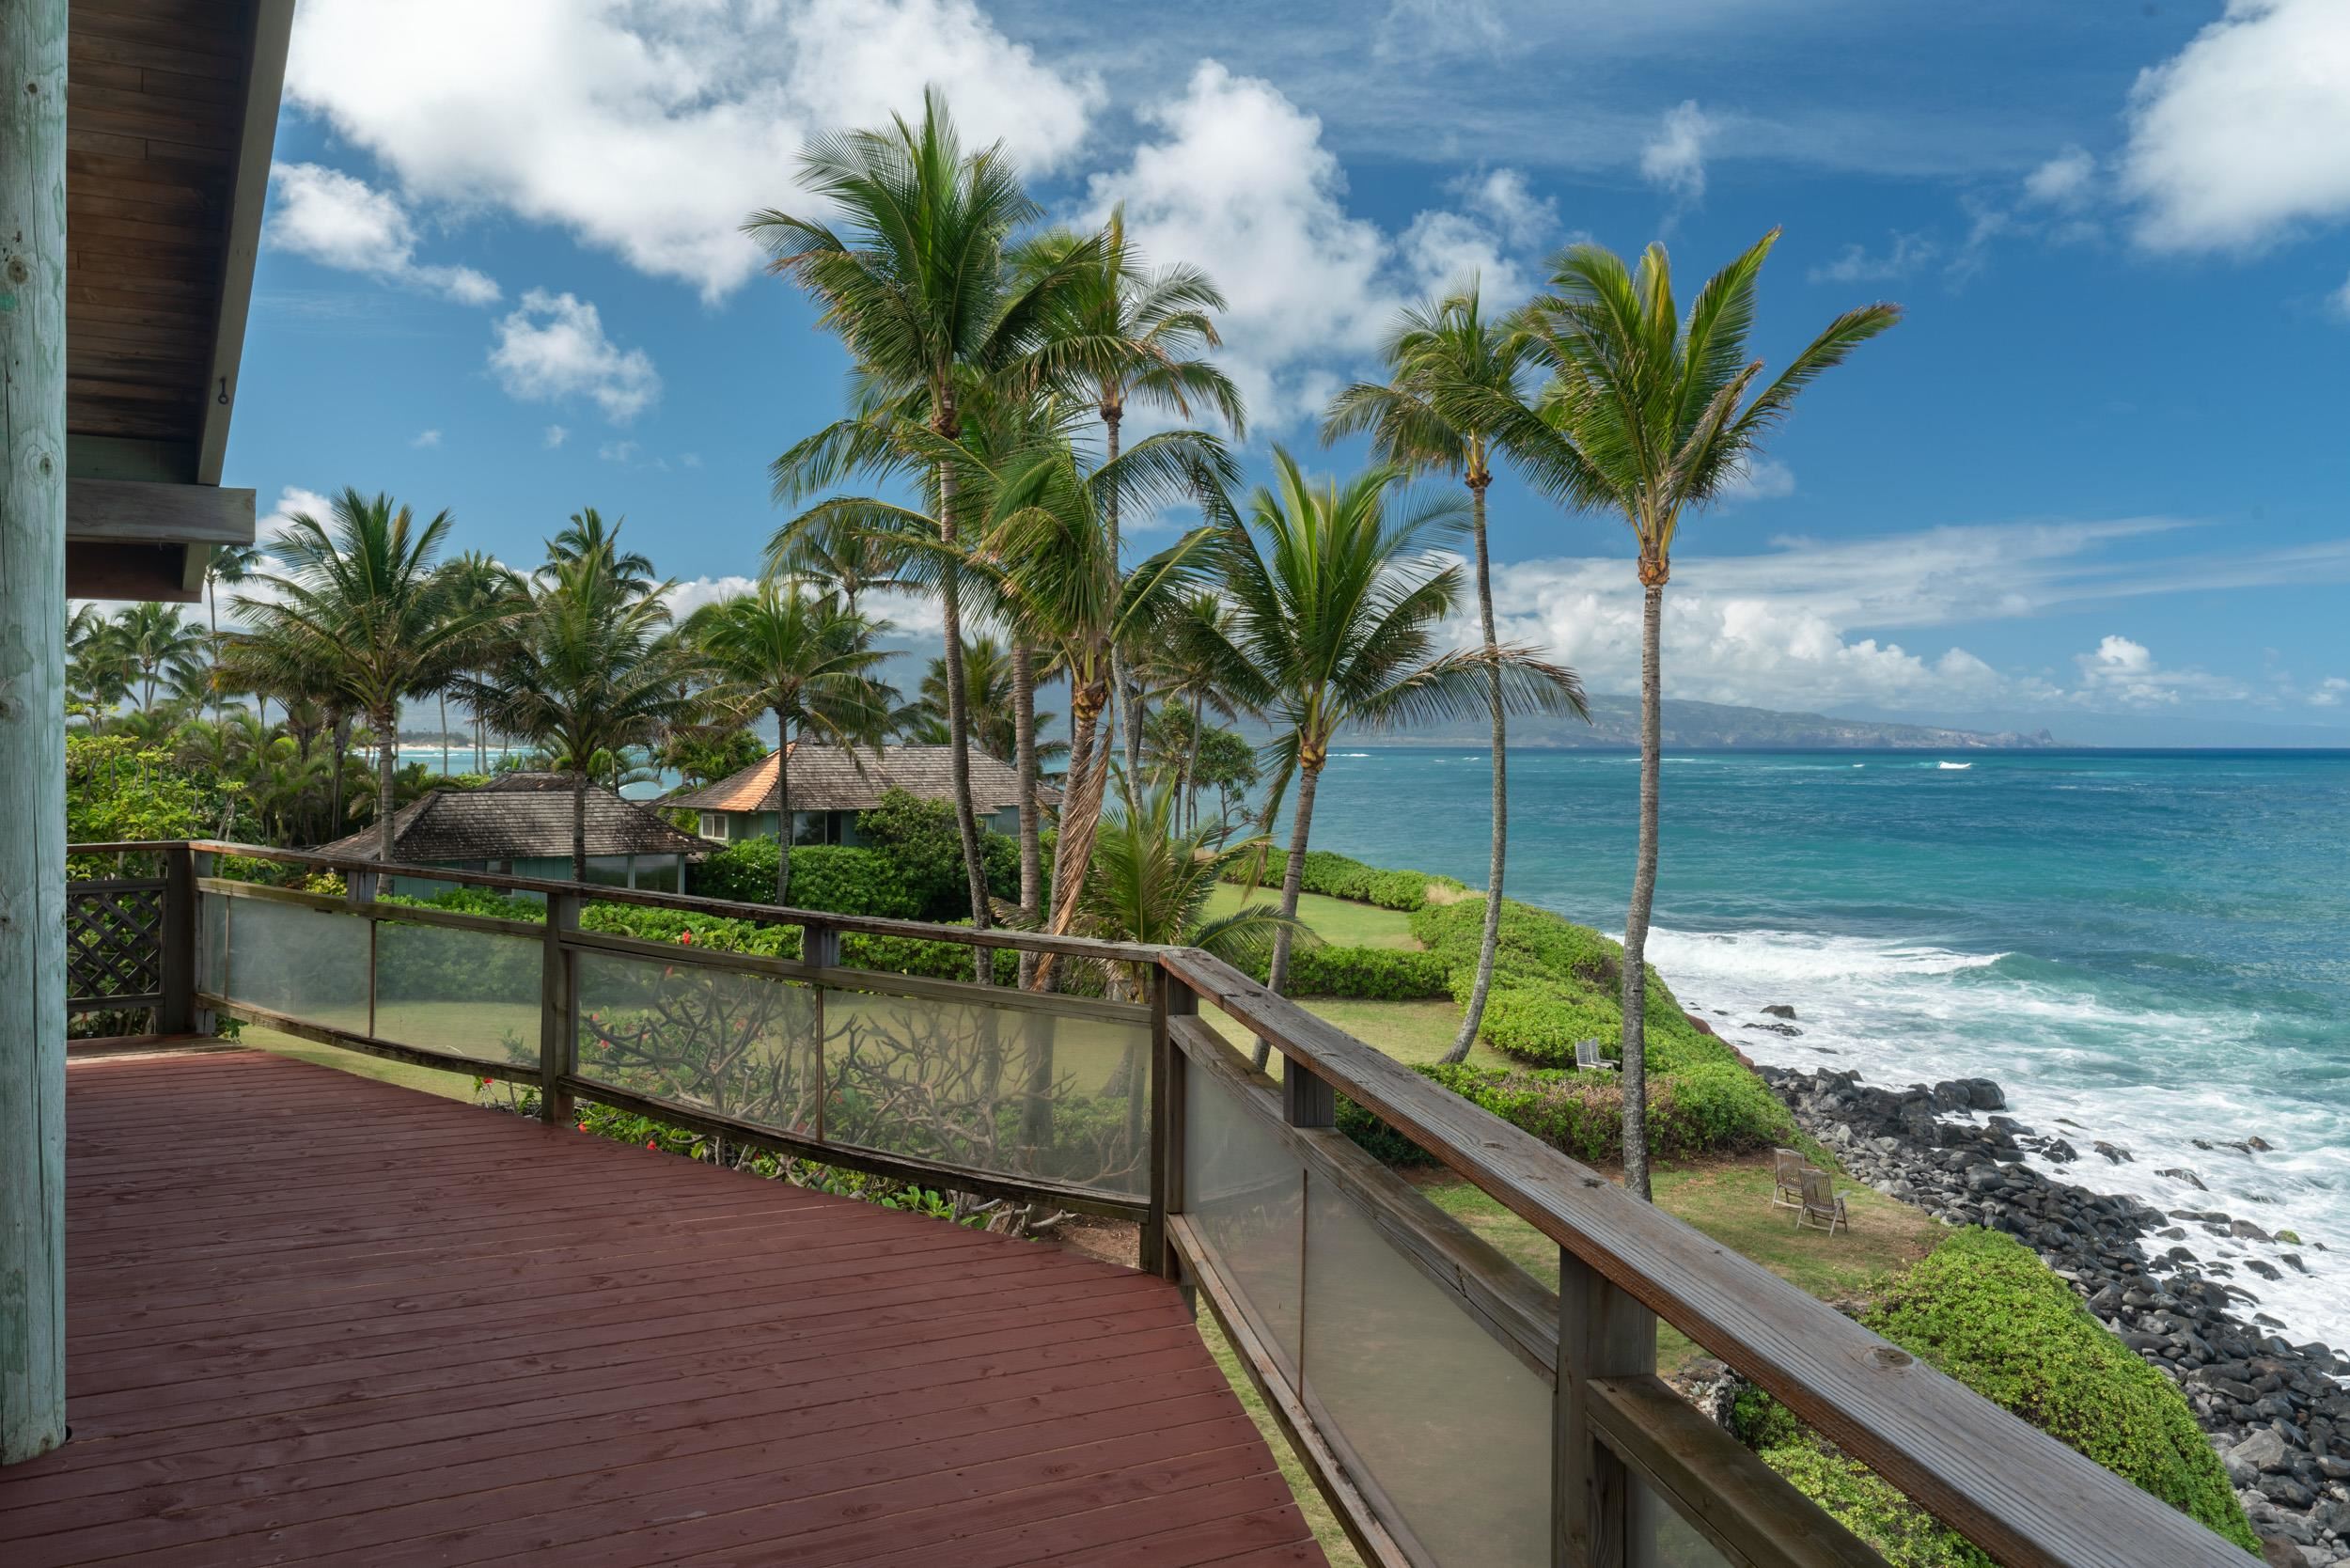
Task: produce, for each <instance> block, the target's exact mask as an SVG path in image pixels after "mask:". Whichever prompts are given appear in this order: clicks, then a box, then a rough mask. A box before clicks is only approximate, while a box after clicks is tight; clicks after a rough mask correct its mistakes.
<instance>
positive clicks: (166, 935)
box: [155, 844, 196, 1035]
mask: <svg viewBox="0 0 2350 1568" xmlns="http://www.w3.org/2000/svg"><path fill="white" fill-rule="evenodd" d="M156 940H157V941H159V942H161V943H162V944H163V950H162V952H161V954H160V955H159V956H160V962H159V963H158V964H156V971H157V973H158V975H159V976H160V977H161V979H162V982H163V983H162V985H161V986H160V987H159V989H160V990H161V991H162V992H163V994H164V999H163V1001H162V1002H161V1003H159V1004H158V1005H157V1007H156V1009H155V1032H156V1033H157V1034H161V1035H182V1034H190V1033H193V1032H194V1031H195V1029H196V855H195V854H194V852H192V851H191V850H190V849H189V848H188V846H187V845H185V844H179V845H175V846H174V847H172V848H170V849H167V850H165V851H164V918H163V925H162V927H161V929H160V930H159V931H158V932H157V933H156Z"/></svg>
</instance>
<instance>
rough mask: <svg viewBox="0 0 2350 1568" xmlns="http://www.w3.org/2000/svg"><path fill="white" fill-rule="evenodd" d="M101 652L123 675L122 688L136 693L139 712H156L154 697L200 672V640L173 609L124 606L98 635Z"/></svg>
mask: <svg viewBox="0 0 2350 1568" xmlns="http://www.w3.org/2000/svg"><path fill="white" fill-rule="evenodd" d="M99 637H100V646H101V647H102V649H104V650H105V651H107V653H108V654H109V655H110V656H111V657H113V658H114V659H115V660H116V661H118V664H119V665H120V666H123V667H124V668H126V669H127V671H128V672H129V679H128V681H127V682H125V683H126V685H129V686H132V687H134V688H136V690H137V693H138V699H139V712H141V713H146V712H148V711H149V709H151V708H153V707H154V706H155V693H156V691H157V689H158V688H159V687H163V686H165V685H167V684H181V685H184V684H185V683H187V682H188V681H189V680H190V679H192V678H193V677H194V675H195V674H196V672H197V671H200V670H201V669H202V668H203V667H204V657H205V635H204V629H203V628H202V627H201V626H192V625H190V624H189V623H188V620H187V618H186V616H185V615H184V614H182V613H181V611H180V606H179V605H177V604H128V605H125V606H124V607H123V608H122V609H120V610H119V611H118V612H116V615H115V618H114V619H112V620H110V621H108V622H107V623H106V626H105V630H104V631H103V632H102V633H100V634H99Z"/></svg>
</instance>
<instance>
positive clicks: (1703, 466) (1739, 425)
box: [1462, 228, 1901, 1198]
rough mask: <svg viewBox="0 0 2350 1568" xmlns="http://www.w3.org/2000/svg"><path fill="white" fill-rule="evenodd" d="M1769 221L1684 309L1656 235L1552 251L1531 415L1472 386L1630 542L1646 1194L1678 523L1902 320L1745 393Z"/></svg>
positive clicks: (1636, 1004) (1537, 458)
mask: <svg viewBox="0 0 2350 1568" xmlns="http://www.w3.org/2000/svg"><path fill="white" fill-rule="evenodd" d="M1775 243H1778V229H1776V228H1774V229H1773V230H1771V231H1770V232H1769V233H1768V234H1765V235H1763V238H1762V239H1761V240H1760V241H1758V242H1757V243H1755V244H1754V245H1753V246H1752V247H1751V248H1750V249H1748V250H1747V252H1746V254H1745V255H1743V256H1741V257H1739V258H1738V259H1736V260H1734V261H1732V262H1731V263H1730V265H1729V266H1727V267H1724V268H1723V269H1722V270H1721V271H1720V272H1718V273H1716V274H1714V276H1713V277H1712V278H1711V279H1709V280H1708V281H1707V282H1706V285H1705V287H1704V288H1703V289H1701V290H1699V292H1698V296H1697V299H1696V301H1695V302H1694V303H1693V304H1691V306H1689V309H1688V313H1687V314H1686V315H1685V316H1684V315H1683V314H1681V313H1680V311H1679V310H1678V308H1677V307H1676V306H1675V305H1674V302H1673V290H1672V263H1671V261H1670V260H1669V259H1668V258H1667V256H1666V254H1665V247H1664V246H1663V245H1661V244H1653V245H1651V246H1649V248H1648V249H1647V251H1646V252H1644V253H1643V254H1642V255H1641V257H1640V261H1639V265H1638V267H1637V270H1634V269H1628V268H1626V267H1625V265H1624V264H1623V261H1622V259H1621V258H1619V257H1617V256H1616V255H1615V254H1614V253H1613V252H1611V251H1608V250H1606V249H1603V248H1602V247H1600V246H1598V245H1576V246H1574V247H1573V248H1571V249H1569V250H1567V251H1565V252H1564V253H1562V254H1561V255H1560V256H1559V259H1558V260H1557V261H1556V262H1555V263H1554V268H1555V270H1554V274H1553V276H1552V278H1551V286H1552V290H1553V292H1551V293H1550V294H1549V295H1547V296H1545V297H1543V298H1541V299H1537V300H1536V301H1534V302H1533V304H1531V305H1530V306H1528V307H1527V309H1526V311H1525V312H1524V318H1523V322H1524V328H1525V333H1526V344H1527V348H1528V353H1530V354H1531V355H1532V356H1533V357H1534V358H1535V359H1536V360H1537V361H1538V362H1540V363H1541V364H1543V365H1544V366H1546V367H1547V368H1548V369H1549V370H1550V372H1551V380H1550V382H1549V384H1547V385H1546V386H1545V387H1544V388H1543V392H1542V397H1541V401H1540V404H1539V408H1538V413H1539V415H1540V419H1539V422H1537V421H1535V420H1532V419H1528V418H1525V417H1522V416H1519V415H1518V414H1517V413H1515V412H1513V411H1512V409H1510V408H1508V407H1506V406H1503V405H1501V404H1500V403H1499V401H1498V400H1495V399H1492V398H1483V399H1477V398H1465V399H1463V400H1462V401H1463V402H1464V403H1466V404H1471V405H1474V406H1478V407H1481V408H1483V409H1485V410H1486V411H1487V412H1488V413H1490V414H1491V415H1492V416H1493V423H1492V424H1491V425H1490V426H1489V428H1492V429H1495V430H1498V431H1503V432H1504V441H1505V445H1506V446H1507V447H1508V448H1509V450H1510V452H1511V454H1512V456H1513V457H1514V458H1516V459H1517V461H1518V462H1519V463H1520V464H1521V465H1522V466H1523V467H1524V468H1525V470H1526V472H1527V473H1528V476H1529V477H1530V478H1533V480H1534V481H1535V483H1537V484H1538V485H1540V486H1541V487H1543V489H1545V490H1547V491H1548V492H1549V493H1550V494H1553V495H1554V496H1556V497H1557V498H1558V499H1559V500H1561V501H1562V502H1565V503H1567V504H1569V505H1572V506H1575V507H1578V508H1586V509H1590V510H1608V511H1614V512H1617V513H1620V514H1621V515H1622V517H1623V519H1624V521H1625V523H1627V524H1628V525H1630V526H1631V529H1632V534H1633V538H1634V541H1635V542H1636V543H1637V545H1638V547H1639V574H1640V587H1641V589H1642V604H1641V614H1640V838H1639V848H1638V852H1637V856H1636V858H1635V861H1634V867H1633V873H1632V902H1631V907H1630V908H1629V910H1628V911H1627V912H1626V913H1625V916H1624V928H1623V1097H1624V1107H1623V1145H1624V1147H1623V1173H1624V1185H1625V1186H1627V1187H1628V1188H1630V1189H1631V1190H1632V1191H1634V1192H1636V1193H1637V1194H1638V1195H1639V1196H1640V1197H1642V1198H1646V1197H1648V1196H1649V1169H1648V1131H1647V1121H1646V1115H1647V1105H1648V1099H1647V1095H1648V1068H1647V1057H1646V1053H1645V1032H1644V1030H1643V1028H1642V1019H1643V1016H1644V1013H1645V1010H1646V1008H1647V1005H1648V980H1647V974H1648V971H1647V964H1646V962H1645V957H1644V955H1645V953H1646V951H1647V948H1648V931H1649V915H1650V911H1651V909H1652V907H1653V904H1654V902H1655V899H1656V834H1657V786H1658V782H1659V779H1658V776H1659V775H1660V774H1661V773H1662V771H1663V769H1662V767H1661V765H1660V764H1661V761H1662V756H1661V747H1660V743H1659V739H1658V728H1659V721H1658V703H1659V700H1660V693H1661V692H1662V689H1663V680H1662V677H1661V674H1660V672H1659V668H1658V659H1659V652H1658V644H1659V641H1660V638H1661V629H1662V626H1663V623H1664V606H1665V584H1666V582H1667V580H1668V579H1669V578H1670V577H1671V575H1672V545H1673V536H1674V534H1675V532H1676V531H1677V530H1678V529H1679V527H1680V525H1681V518H1682V514H1683V513H1684V511H1688V510H1698V509H1702V508H1703V507H1704V506H1705V505H1706V504H1707V503H1709V502H1711V501H1713V500H1715V499H1716V497H1718V496H1719V495H1720V494H1722V492H1723V490H1724V489H1725V488H1726V487H1727V486H1729V485H1730V484H1731V483H1733V482H1734V481H1735V480H1736V479H1737V478H1739V477H1740V476H1741V475H1743V474H1744V473H1745V472H1746V471H1747V464H1748V463H1751V462H1752V461H1753V459H1754V457H1755V455H1756V453H1757V452H1758V451H1759V450H1760V448H1761V444H1762V440H1763V436H1764V435H1766V434H1768V433H1769V431H1771V430H1772V429H1773V428H1775V427H1776V426H1777V425H1778V423H1779V421H1780V420H1782V419H1784V418H1785V417H1786V416H1787V413H1788V411H1789V409H1791V408H1792V407H1793V406H1794V400H1795V398H1796V395H1797V394H1799V393H1800V392H1802V391H1803V389H1804V388H1805V387H1807V386H1809V385H1810V384H1811V383H1812V382H1813V381H1814V380H1816V379H1817V378H1818V377H1819V376H1820V375H1821V374H1822V373H1823V372H1825V371H1826V370H1828V369H1830V368H1834V367H1835V366H1837V365H1840V364H1841V363H1842V362H1843V360H1844V358H1845V356H1846V355H1848V354H1850V353H1852V351H1853V350H1854V349H1855V348H1857V347H1858V346H1859V345H1860V344H1861V343H1864V342H1866V341H1867V340H1868V339H1870V338H1872V337H1875V336H1876V335H1877V334H1879V333H1881V332H1883V331H1885V330H1886V329H1887V328H1888V327H1890V326H1891V325H1892V324H1893V323H1894V322H1895V321H1899V320H1901V307H1900V306H1892V305H1871V306H1862V307H1860V308H1859V309H1857V310H1848V311H1846V312H1845V313H1844V314H1842V315H1841V316H1839V317H1837V318H1836V319H1835V320H1834V321H1830V322H1829V323H1828V325H1827V327H1826V329H1825V331H1823V332H1822V333H1821V334H1820V335H1819V336H1818V337H1814V338H1813V339H1812V340H1811V341H1810V344H1808V345H1807V346H1806V347H1805V348H1804V350H1803V352H1802V353H1798V354H1796V355H1795V357H1794V359H1792V360H1790V361H1789V362H1788V365H1787V368H1785V369H1784V370H1782V371H1780V372H1779V374H1778V379H1777V380H1775V381H1773V382H1771V383H1770V384H1769V385H1767V386H1764V387H1763V389H1762V390H1761V391H1760V392H1756V393H1754V395H1753V396H1752V397H1751V398H1749V397H1748V396H1747V394H1748V392H1749V391H1750V390H1751V389H1752V388H1753V387H1754V385H1755V384H1756V383H1757V381H1758V380H1759V378H1760V377H1761V375H1762V372H1763V362H1762V361H1761V360H1759V359H1756V358H1753V357H1751V354H1750V350H1749V344H1748V338H1749V337H1750V335H1751V333H1752V331H1753V327H1754V310H1755V294H1756V283H1757V279H1758V278H1759V276H1760V275H1761V274H1762V271H1763V261H1764V259H1766V258H1768V257H1769V255H1770V253H1771V247H1772V245H1773V244H1775Z"/></svg>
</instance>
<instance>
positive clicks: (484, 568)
mask: <svg viewBox="0 0 2350 1568" xmlns="http://www.w3.org/2000/svg"><path fill="white" fill-rule="evenodd" d="M597 522H598V524H599V525H601V524H602V522H603V519H601V518H598V519H597ZM556 537H557V538H558V539H559V538H561V537H562V536H560V535H557V536H556ZM635 558H637V557H632V559H635ZM441 570H442V571H443V572H446V574H447V576H448V579H449V594H450V597H451V600H452V601H453V603H454V604H455V606H456V608H457V610H458V611H459V612H460V613H471V612H473V611H475V610H477V609H491V608H494V610H495V611H496V612H497V613H499V614H504V613H506V612H509V611H511V610H513V609H515V608H517V607H519V605H520V604H521V602H522V583H521V580H520V579H518V578H517V577H516V576H515V575H514V573H513V572H509V571H508V570H507V569H506V568H505V567H504V566H501V565H500V564H499V563H498V561H497V559H496V557H493V556H489V555H486V554H484V553H483V552H481V551H479V550H466V551H463V552H462V553H460V554H458V555H455V556H451V557H449V558H448V561H447V563H446V565H444V566H443V567H442V568H441ZM478 656H479V655H478V654H477V658H478ZM461 673H462V674H467V675H478V674H480V673H481V672H480V670H479V669H478V668H468V669H466V670H463V671H462V672H461ZM449 689H451V690H453V689H454V687H451V688H449ZM468 706H470V704H468ZM441 713H442V717H441V739H442V747H441V771H442V772H443V773H445V774H446V772H448V745H447V741H448V716H447V715H448V698H447V693H446V691H445V692H444V693H443V695H442V698H441ZM473 766H474V772H476V773H487V772H488V771H489V769H490V759H489V756H488V753H487V748H486V745H485V737H484V736H483V733H482V716H481V711H480V710H479V709H478V708H477V709H474V710H473Z"/></svg>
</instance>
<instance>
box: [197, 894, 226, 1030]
mask: <svg viewBox="0 0 2350 1568" xmlns="http://www.w3.org/2000/svg"><path fill="white" fill-rule="evenodd" d="M219 865H220V856H219V855H214V854H212V853H211V852H210V851H205V852H204V853H202V854H191V855H189V856H188V904H189V907H190V908H191V909H192V910H193V911H194V912H195V913H194V915H193V916H192V919H193V922H194V925H195V928H196V929H195V933H194V937H193V951H194V952H195V954H196V961H195V969H196V987H197V989H199V990H201V989H202V988H203V986H204V982H205V981H206V980H207V979H209V978H210V977H208V976H207V975H206V974H205V972H204V919H203V913H204V902H203V900H204V890H203V889H202V888H200V887H198V886H196V884H197V883H198V882H200V881H201V880H203V879H204V878H205V877H208V876H212V875H215V874H217V871H218V868H219ZM220 918H221V921H222V926H221V938H222V943H221V974H220V977H219V980H220V984H221V985H222V986H224V987H226V986H227V983H228V975H227V969H228V953H227V919H228V911H227V910H226V909H222V910H221V911H220ZM217 1027H219V1020H218V1017H217V1015H216V1014H215V1013H214V1012H213V1011H212V1010H211V1008H208V1007H196V1006H194V1005H193V1003H191V1005H190V1010H189V1012H188V1032H189V1033H190V1034H194V1035H199V1036H201V1037H203V1038H204V1039H206V1040H210V1039H211V1038H212V1033H213V1031H214V1030H215V1029H216V1028H217Z"/></svg>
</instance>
